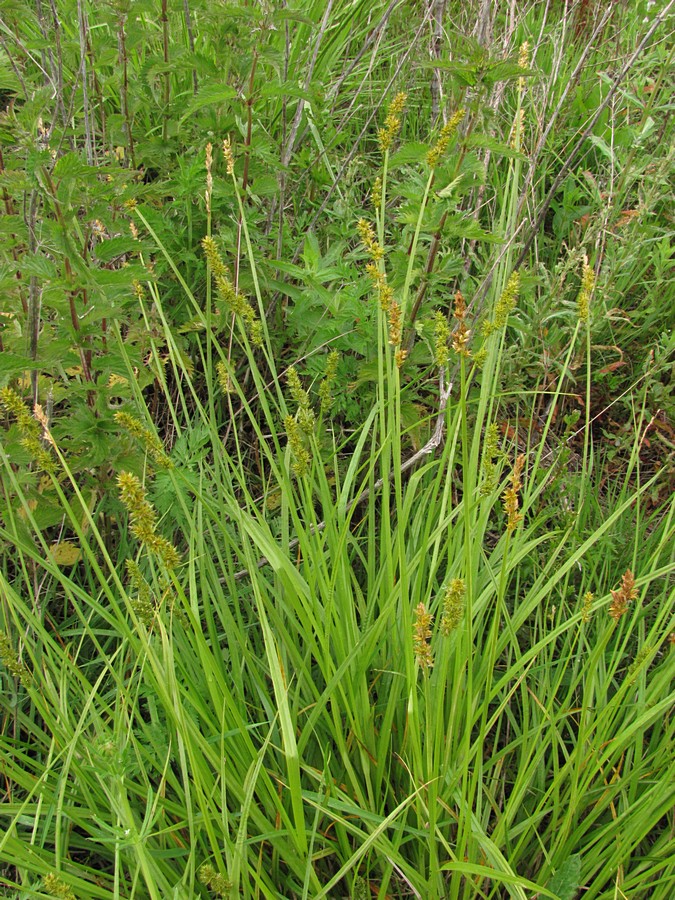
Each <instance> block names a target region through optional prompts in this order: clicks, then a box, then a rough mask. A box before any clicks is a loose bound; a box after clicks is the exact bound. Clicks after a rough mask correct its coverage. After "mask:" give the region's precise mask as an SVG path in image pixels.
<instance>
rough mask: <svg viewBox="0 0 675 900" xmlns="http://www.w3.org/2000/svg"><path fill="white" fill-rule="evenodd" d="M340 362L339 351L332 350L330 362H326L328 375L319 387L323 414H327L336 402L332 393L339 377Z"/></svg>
mask: <svg viewBox="0 0 675 900" xmlns="http://www.w3.org/2000/svg"><path fill="white" fill-rule="evenodd" d="M339 361H340V354H339V353H338V351H337V350H331V352H330V353H329V354H328V361H327V362H326V374H325V375H324V377H323V380H322V382H321V384H320V385H319V398H320V400H321V412H322V413H327V412H328V411H329V410H330V408H331V406H332V405H333V403H334V402H335V400H334V397H333V394H332V391H333V384H334V383H335V378H336V376H337V369H338V362H339Z"/></svg>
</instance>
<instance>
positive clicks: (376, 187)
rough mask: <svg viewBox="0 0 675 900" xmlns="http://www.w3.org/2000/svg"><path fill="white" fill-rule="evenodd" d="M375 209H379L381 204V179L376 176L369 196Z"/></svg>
mask: <svg viewBox="0 0 675 900" xmlns="http://www.w3.org/2000/svg"><path fill="white" fill-rule="evenodd" d="M370 199H371V200H372V202H373V206H374V208H375V209H379V208H380V206H381V204H382V178H381V177H380V176H379V175H378V176H377V178H376V179H375V184H373V190H372V191H371V194H370Z"/></svg>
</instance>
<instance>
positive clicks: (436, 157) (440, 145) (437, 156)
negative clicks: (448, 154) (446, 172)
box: [427, 109, 464, 169]
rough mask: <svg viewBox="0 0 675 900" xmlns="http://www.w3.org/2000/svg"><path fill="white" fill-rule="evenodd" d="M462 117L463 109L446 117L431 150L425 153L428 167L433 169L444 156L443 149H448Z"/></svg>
mask: <svg viewBox="0 0 675 900" xmlns="http://www.w3.org/2000/svg"><path fill="white" fill-rule="evenodd" d="M463 118H464V110H463V109H458V110H457V112H456V113H454V114H453V115H452V116H451V117H450V118H449V119H448V121H447V123H446V124H445V125H444V126H443V128H442V129H441V133H440V135H439V136H438V140H437V141H436V143H435V144H434V145H433V147H432V148H431V150H429V152H428V153H427V165H428V166H429V168H430V169H435V168H436V166H437V165H438V164H439V162H440V161H441V159H442V158H443V157H444V156H445V151H446V150H447V149H448V145H449V144H450V140H451V138H452V136H453V135H454V133H455V132H456V131H457V126H458V125H459V123H460V122H461V121H462V119H463Z"/></svg>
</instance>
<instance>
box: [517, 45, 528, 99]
mask: <svg viewBox="0 0 675 900" xmlns="http://www.w3.org/2000/svg"><path fill="white" fill-rule="evenodd" d="M529 63H530V42H529V41H523V43H522V44H521V45H520V53H519V54H518V66H519V67H520V68H521V69H527V67H528V65H529ZM518 90H519V91H520V92H521V94H522V92H523V91H524V90H525V79H524V78H523V76H522V75H521V76H520V78H519V79H518Z"/></svg>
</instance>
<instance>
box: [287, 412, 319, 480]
mask: <svg viewBox="0 0 675 900" xmlns="http://www.w3.org/2000/svg"><path fill="white" fill-rule="evenodd" d="M284 428H285V429H286V437H287V438H288V446H289V447H290V448H291V453H292V454H293V457H294V462H293V471H294V472H295V474H296V475H297V476H298V478H302V476H303V475H306V474H307V472H308V471H309V467H310V464H311V462H312V457H311V456H310V455H309V451H308V450H307V448H306V447H305V443H304V440H303V435H302V429H301V428H300V425H299V424H298V423H297V422H296V421H295V419H294V418H293V416H286V418H285V419H284Z"/></svg>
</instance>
